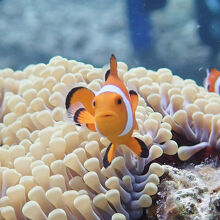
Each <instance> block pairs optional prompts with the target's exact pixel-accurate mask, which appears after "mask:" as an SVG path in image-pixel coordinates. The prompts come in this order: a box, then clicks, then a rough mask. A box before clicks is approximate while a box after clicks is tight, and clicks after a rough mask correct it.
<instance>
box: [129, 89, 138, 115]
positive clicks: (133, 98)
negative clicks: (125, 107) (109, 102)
mask: <svg viewBox="0 0 220 220" xmlns="http://www.w3.org/2000/svg"><path fill="white" fill-rule="evenodd" d="M129 95H130V98H131V107H132V112H133V114H135V111H136V108H137V105H138V95H137V93H136V92H135V91H134V90H130V91H129Z"/></svg>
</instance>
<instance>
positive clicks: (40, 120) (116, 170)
mask: <svg viewBox="0 0 220 220" xmlns="http://www.w3.org/2000/svg"><path fill="white" fill-rule="evenodd" d="M118 74H119V76H120V78H121V79H122V80H123V81H124V82H125V83H128V84H132V85H133V86H136V89H137V91H138V93H139V103H138V107H137V110H136V119H137V122H138V126H139V130H137V131H135V132H134V134H133V135H134V136H136V137H138V138H140V139H141V140H143V141H144V142H145V143H146V145H147V146H148V148H149V156H148V158H146V159H143V158H139V157H136V156H135V155H134V154H133V153H132V152H131V151H130V150H129V149H128V148H127V147H126V146H120V147H119V148H118V149H117V151H116V157H115V159H114V160H113V161H112V164H111V165H110V166H109V167H108V168H107V169H105V168H104V167H103V162H102V160H103V156H104V154H105V151H106V148H107V146H108V144H109V140H108V139H106V138H104V137H100V136H99V134H98V133H96V132H91V131H89V130H88V129H87V128H84V127H78V126H76V125H74V124H73V123H72V122H69V121H68V120H67V117H66V110H65V107H64V102H65V94H66V93H67V92H68V91H67V90H68V88H72V87H74V86H76V85H82V86H85V87H87V88H89V89H92V90H95V91H97V90H99V89H100V88H101V87H102V85H103V83H104V80H103V78H104V73H103V72H102V69H100V68H94V67H93V66H92V65H88V64H84V63H81V62H77V61H74V60H67V59H65V58H62V57H54V58H52V59H51V60H50V62H49V63H48V64H47V65H46V64H37V65H30V66H28V67H27V68H26V69H24V71H15V72H14V71H13V70H11V69H4V70H1V71H0V86H1V87H0V88H1V89H0V103H1V111H0V121H1V122H0V144H1V145H2V146H1V148H0V164H1V167H0V179H1V181H0V183H1V199H0V214H1V216H0V217H1V218H4V219H19V220H20V219H21V220H22V219H26V217H27V218H29V219H33V220H35V219H36V220H39V219H79V220H80V219H138V218H140V217H141V216H142V214H143V210H144V208H146V207H149V206H151V203H152V198H151V196H153V195H155V194H156V193H157V185H158V184H159V182H160V180H159V177H160V176H162V175H163V173H164V169H163V167H162V166H161V165H160V164H158V163H152V161H153V160H154V159H156V158H158V157H161V156H162V154H163V153H164V154H168V155H174V154H176V152H177V150H178V146H177V143H176V141H175V140H173V135H172V132H173V131H175V132H176V133H178V134H181V135H185V136H186V137H185V138H186V139H188V140H190V141H191V142H193V143H198V144H199V145H196V147H194V146H190V147H189V148H188V147H185V148H184V147H180V148H179V152H178V153H179V157H180V158H181V159H187V158H188V155H190V156H191V155H192V153H189V152H191V150H188V149H194V148H196V149H200V148H201V146H203V145H205V146H207V145H211V146H213V147H216V148H218V147H219V144H220V141H219V127H220V123H219V116H218V115H217V113H219V107H218V106H219V105H220V99H219V96H217V95H214V94H209V93H207V92H206V91H205V90H204V89H203V88H201V87H198V86H197V85H196V84H195V83H194V82H193V81H191V80H185V81H184V80H182V79H180V78H179V77H177V76H173V75H172V73H171V72H170V70H168V69H160V70H158V71H157V72H154V71H150V70H146V69H144V68H140V67H139V68H134V69H130V70H129V71H128V68H127V65H126V64H125V63H122V62H118ZM217 107H218V108H217ZM193 138H194V139H193ZM200 142H201V143H200ZM181 149H187V150H185V151H184V150H181ZM193 153H194V151H193ZM186 155H187V156H186Z"/></svg>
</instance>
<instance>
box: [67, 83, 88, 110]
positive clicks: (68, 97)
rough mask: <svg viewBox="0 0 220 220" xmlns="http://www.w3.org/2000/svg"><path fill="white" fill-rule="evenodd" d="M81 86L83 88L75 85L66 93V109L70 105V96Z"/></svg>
mask: <svg viewBox="0 0 220 220" xmlns="http://www.w3.org/2000/svg"><path fill="white" fill-rule="evenodd" d="M82 88H84V87H82V86H79V87H75V88H73V89H71V91H70V92H69V93H68V95H67V97H66V102H65V106H66V109H68V108H69V107H70V101H71V98H72V97H73V95H74V93H75V92H76V91H78V90H79V89H82Z"/></svg>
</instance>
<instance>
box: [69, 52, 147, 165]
mask: <svg viewBox="0 0 220 220" xmlns="http://www.w3.org/2000/svg"><path fill="white" fill-rule="evenodd" d="M137 105H138V95H137V93H136V92H135V91H133V90H130V91H128V90H127V88H126V86H125V85H124V83H123V82H122V81H121V80H120V78H119V77H118V73H117V60H116V58H115V56H114V55H112V56H111V58H110V70H108V71H107V72H106V74H105V83H104V85H103V87H102V88H101V89H100V90H99V91H98V92H94V91H92V90H90V89H88V88H86V87H75V88H73V89H72V90H71V91H70V92H69V93H68V95H67V96H66V102H65V106H66V110H67V112H68V114H70V115H69V116H70V118H71V119H72V120H73V121H74V123H75V124H76V125H79V126H81V125H86V126H87V128H88V129H90V130H91V131H97V132H98V133H99V134H100V135H101V136H104V137H107V138H108V139H109V140H110V141H111V143H110V145H109V146H108V147H107V150H106V152H105V155H104V158H103V165H104V167H105V168H106V167H108V166H109V165H110V164H111V162H112V160H113V158H114V153H115V150H116V148H117V146H118V145H120V144H125V145H126V146H127V147H128V148H130V149H131V150H132V151H133V152H134V153H135V154H136V155H138V156H139V157H144V158H147V157H148V155H149V150H148V148H147V146H146V145H145V143H144V142H143V141H142V140H140V139H138V138H137V137H132V134H133V131H134V129H137V128H138V125H137V122H136V119H135V111H136V108H137Z"/></svg>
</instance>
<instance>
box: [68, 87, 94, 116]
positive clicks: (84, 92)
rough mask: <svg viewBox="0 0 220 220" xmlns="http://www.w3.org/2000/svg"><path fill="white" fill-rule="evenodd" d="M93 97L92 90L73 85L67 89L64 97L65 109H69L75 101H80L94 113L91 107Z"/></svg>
mask: <svg viewBox="0 0 220 220" xmlns="http://www.w3.org/2000/svg"><path fill="white" fill-rule="evenodd" d="M94 97H95V94H94V92H93V91H92V90H90V89H88V88H85V87H75V88H73V89H71V90H70V91H69V93H68V95H67V97H66V103H65V105H66V109H69V108H70V107H71V105H73V104H74V103H76V102H81V103H82V105H83V106H84V108H85V109H86V110H87V111H88V112H89V113H90V114H92V115H94V108H93V107H92V101H93V99H94Z"/></svg>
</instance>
